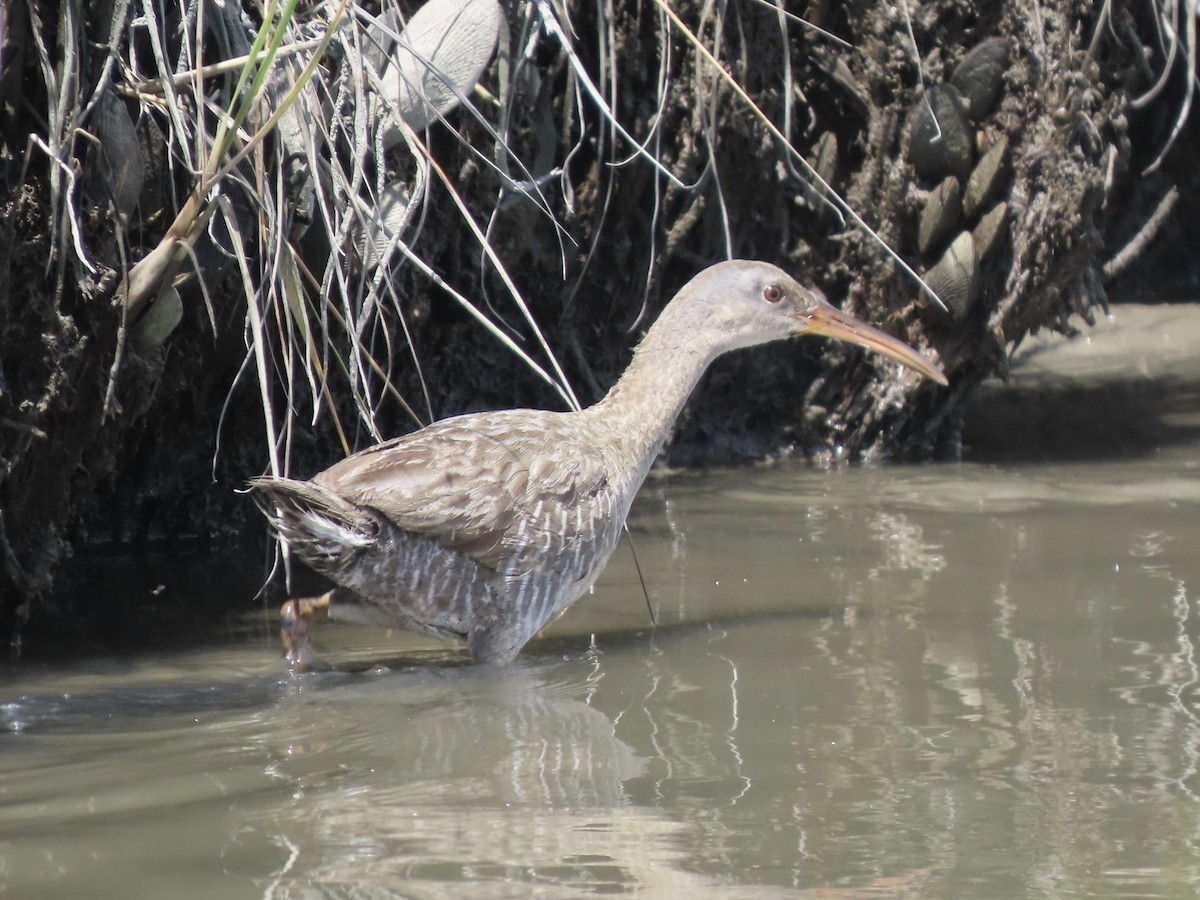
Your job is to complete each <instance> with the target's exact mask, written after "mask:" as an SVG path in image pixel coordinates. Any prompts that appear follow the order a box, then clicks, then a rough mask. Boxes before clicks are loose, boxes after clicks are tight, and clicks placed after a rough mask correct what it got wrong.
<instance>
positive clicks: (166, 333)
mask: <svg viewBox="0 0 1200 900" xmlns="http://www.w3.org/2000/svg"><path fill="white" fill-rule="evenodd" d="M182 321H183V301H182V300H181V299H180V298H179V291H177V290H175V288H173V287H171V286H167V288H166V289H164V290H163V292H162V293H161V294H159V295H158V297H156V298H155V300H154V302H153V303H151V304H150V305H149V306H148V307H146V311H145V312H144V313H143V314H142V317H141V318H140V319H138V321H137V324H136V325H134V326H133V345H134V346H135V347H136V348H137V351H138V352H139V353H140V354H142V355H143V356H149V355H150V354H152V353H153V352H154V351H156V350H157V349H158V348H159V347H161V346H162V345H163V344H165V343H166V341H167V338H169V337H170V336H171V333H172V332H173V331H174V330H175V329H176V328H177V327H179V323H180V322H182Z"/></svg>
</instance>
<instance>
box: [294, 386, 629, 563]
mask: <svg viewBox="0 0 1200 900" xmlns="http://www.w3.org/2000/svg"><path fill="white" fill-rule="evenodd" d="M569 415H570V413H554V412H536V411H528V410H514V411H509V412H503V413H488V414H486V415H483V416H477V415H468V416H459V417H457V418H453V419H445V420H443V421H441V422H436V423H434V424H433V425H431V426H429V427H428V428H424V429H422V430H421V431H418V432H415V433H414V434H411V435H407V436H405V437H402V438H398V439H396V440H393V441H389V442H387V443H384V444H380V445H378V446H376V447H371V448H369V449H367V450H364V451H362V452H360V453H356V454H354V455H353V456H350V457H348V458H347V459H345V460H343V461H342V462H340V463H337V464H336V465H334V466H332V467H331V468H329V469H326V470H325V471H324V472H322V473H321V474H319V475H317V476H316V477H315V478H314V479H313V481H314V482H316V483H318V484H321V485H323V486H325V487H327V488H329V489H331V490H333V491H334V492H335V493H337V494H338V495H339V496H341V497H343V498H345V499H346V500H348V501H350V502H351V503H354V504H357V505H359V506H367V507H370V508H372V509H374V510H377V511H378V512H380V513H382V514H383V515H384V516H386V517H387V518H388V519H389V520H391V521H392V522H394V523H395V524H396V526H397V527H399V528H401V529H403V530H405V531H409V532H415V533H418V534H426V535H430V536H432V537H435V538H436V539H437V540H438V542H439V543H440V544H442V545H443V546H445V547H447V548H449V549H453V550H456V551H458V552H460V553H463V554H465V555H468V556H470V557H472V558H474V559H476V560H478V561H479V562H481V563H483V564H484V565H487V566H489V567H490V568H493V569H496V570H497V571H504V572H505V574H509V575H512V574H519V572H517V571H514V567H516V568H517V569H528V568H529V567H531V566H533V565H534V563H535V561H536V563H537V564H540V565H554V564H555V558H556V557H558V556H559V555H560V554H561V553H571V552H576V546H577V545H578V539H579V538H583V537H586V536H587V535H583V534H580V535H578V536H577V537H576V536H575V532H576V531H577V530H578V529H577V527H576V525H577V523H578V522H580V521H590V520H591V517H592V513H593V511H594V504H595V503H597V502H600V503H606V502H607V499H606V496H605V495H606V491H605V489H606V487H607V484H608V482H607V479H606V478H605V475H604V472H603V469H602V466H601V465H600V463H599V462H598V461H596V460H595V457H594V454H591V453H587V452H584V451H585V448H583V447H582V446H579V445H577V443H575V442H572V441H568V440H566V439H560V440H558V441H553V440H551V436H552V435H555V434H561V431H560V429H559V428H558V425H559V424H560V422H561V418H562V417H563V416H569ZM564 527H565V529H566V530H567V531H569V532H571V534H572V538H571V539H568V540H567V541H563V540H561V538H559V537H558V534H559V531H560V530H561V529H563V528H564ZM584 531H587V532H589V533H590V526H588V527H586V528H585V529H584ZM531 549H532V550H534V551H536V552H534V553H532V554H531V553H530V552H527V551H529V550H531Z"/></svg>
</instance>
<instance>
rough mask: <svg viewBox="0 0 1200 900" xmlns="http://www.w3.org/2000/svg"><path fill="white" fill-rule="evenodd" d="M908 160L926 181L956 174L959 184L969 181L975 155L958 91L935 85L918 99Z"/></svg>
mask: <svg viewBox="0 0 1200 900" xmlns="http://www.w3.org/2000/svg"><path fill="white" fill-rule="evenodd" d="M908 158H909V159H910V160H911V161H912V164H913V166H915V167H916V170H917V172H918V173H920V174H921V175H922V176H924V177H925V178H928V179H931V180H935V179H941V178H944V177H945V176H947V175H953V176H954V177H955V178H957V179H958V180H959V182H960V183H962V182H965V181H966V180H967V176H968V175H970V174H971V164H972V163H973V162H974V159H975V152H974V147H973V143H972V140H971V132H970V129H969V128H968V126H967V115H966V106H965V104H964V103H963V99H962V95H961V94H959V92H958V89H957V88H955V87H952V86H951V85H948V84H935V85H934V86H933V87H931V88H929V90H927V91H925V92H924V93H923V94H922V95H921V97H920V98H919V99H918V100H917V106H916V109H914V110H913V115H912V122H911V124H910V126H909V133H908Z"/></svg>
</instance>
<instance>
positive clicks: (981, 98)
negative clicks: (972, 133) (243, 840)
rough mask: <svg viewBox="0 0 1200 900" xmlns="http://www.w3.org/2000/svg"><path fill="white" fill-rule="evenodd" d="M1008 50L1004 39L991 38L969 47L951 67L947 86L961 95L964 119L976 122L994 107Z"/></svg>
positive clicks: (1006, 41) (1002, 80) (1006, 66)
mask: <svg viewBox="0 0 1200 900" xmlns="http://www.w3.org/2000/svg"><path fill="white" fill-rule="evenodd" d="M1009 49H1010V48H1009V42H1008V38H1002V37H991V38H988V39H987V40H986V41H984V42H983V43H981V44H977V45H976V46H975V47H973V48H972V49H971V51H970V52H969V53H967V55H966V56H964V57H963V58H962V62H960V63H959V64H958V66H957V67H955V69H954V74H952V75H951V76H950V83H951V84H952V85H954V86H955V87H956V88H958V90H959V92H960V93H961V94H962V96H963V100H964V101H965V102H966V105H967V116H968V118H970V119H972V120H974V121H976V122H978V121H979V120H980V119H982V118H984V117H985V116H986V115H987V114H988V113H990V112H991V111H992V108H993V107H994V106H995V105H996V100H997V99H998V98H999V96H1000V89H1001V88H1002V87H1003V86H1004V70H1005V69H1006V68H1008V53H1009Z"/></svg>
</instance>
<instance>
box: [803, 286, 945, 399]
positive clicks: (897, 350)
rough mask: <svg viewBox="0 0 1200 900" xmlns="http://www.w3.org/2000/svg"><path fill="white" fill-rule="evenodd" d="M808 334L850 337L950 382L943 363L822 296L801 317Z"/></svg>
mask: <svg viewBox="0 0 1200 900" xmlns="http://www.w3.org/2000/svg"><path fill="white" fill-rule="evenodd" d="M800 319H801V323H802V326H803V328H804V332H805V333H806V334H823V335H825V336H826V337H831V338H833V339H834V340H838V341H846V342H847V343H850V344H858V345H859V346H860V347H866V348H867V349H868V350H871V351H873V352H875V353H878V354H880V355H881V356H886V357H887V358H888V359H893V360H895V361H896V362H898V363H900V364H901V365H904V366H908V368H910V369H913V370H915V371H917V372H920V373H921V374H922V375H924V376H925V377H926V378H929V379H931V380H932V381H936V382H937V383H938V384H948V383H949V382H947V381H946V373H944V372H943V371H942V369H941V367H940V366H938V365H937V364H936V363H934V362H931V361H929V360H928V359H926V358H925V357H924V356H922V355H921V354H920V353H918V352H917V351H916V350H914V349H913V348H912V347H910V346H908V344H906V343H904V342H903V341H901V340H897V339H896V338H894V337H892V336H891V335H890V334H885V333H884V332H882V331H880V330H879V329H878V328H874V327H872V326H870V325H868V324H867V323H866V322H864V321H862V320H861V319H856V318H854V316H852V315H850V314H849V313H844V312H842V311H841V310H840V309H838V308H837V307H836V306H834V305H833V304H831V303H828V302H826V301H824V300H819V301H818V302H817V303H816V304H815V305H814V306H811V307H809V309H807V310H806V311H805V312H804V314H803V315H802V316H801V317H800Z"/></svg>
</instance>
